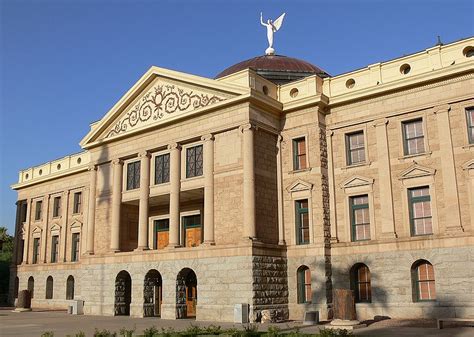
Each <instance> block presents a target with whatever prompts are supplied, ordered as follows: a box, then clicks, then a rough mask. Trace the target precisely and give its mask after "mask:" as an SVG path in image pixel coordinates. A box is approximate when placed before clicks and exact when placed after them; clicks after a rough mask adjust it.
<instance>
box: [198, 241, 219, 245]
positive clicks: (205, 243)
mask: <svg viewBox="0 0 474 337" xmlns="http://www.w3.org/2000/svg"><path fill="white" fill-rule="evenodd" d="M215 245H216V243H215V242H214V241H204V242H203V243H201V246H215Z"/></svg>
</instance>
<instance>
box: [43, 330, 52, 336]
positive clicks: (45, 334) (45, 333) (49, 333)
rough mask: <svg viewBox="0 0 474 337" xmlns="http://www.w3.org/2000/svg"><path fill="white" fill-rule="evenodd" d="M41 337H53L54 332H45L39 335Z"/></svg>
mask: <svg viewBox="0 0 474 337" xmlns="http://www.w3.org/2000/svg"><path fill="white" fill-rule="evenodd" d="M41 337H54V332H52V331H45V332H43V333H42V334H41Z"/></svg>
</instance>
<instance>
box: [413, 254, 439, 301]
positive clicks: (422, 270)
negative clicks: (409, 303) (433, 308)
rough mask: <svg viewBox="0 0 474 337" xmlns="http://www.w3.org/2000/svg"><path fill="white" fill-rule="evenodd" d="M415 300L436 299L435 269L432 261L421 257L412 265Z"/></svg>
mask: <svg viewBox="0 0 474 337" xmlns="http://www.w3.org/2000/svg"><path fill="white" fill-rule="evenodd" d="M411 282H412V297H413V302H421V301H435V300H436V278H435V270H434V267H433V265H432V264H431V262H430V261H428V260H424V259H420V260H417V261H415V262H414V263H413V264H412V266H411Z"/></svg>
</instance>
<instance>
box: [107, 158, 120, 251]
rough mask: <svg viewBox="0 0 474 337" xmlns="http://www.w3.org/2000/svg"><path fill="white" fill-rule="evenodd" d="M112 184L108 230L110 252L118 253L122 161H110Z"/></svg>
mask: <svg viewBox="0 0 474 337" xmlns="http://www.w3.org/2000/svg"><path fill="white" fill-rule="evenodd" d="M112 166H113V168H112V170H113V179H114V180H113V183H112V223H111V229H110V236H111V237H110V250H112V251H113V252H118V251H120V208H121V204H122V174H123V161H122V160H120V159H114V160H113V161H112Z"/></svg>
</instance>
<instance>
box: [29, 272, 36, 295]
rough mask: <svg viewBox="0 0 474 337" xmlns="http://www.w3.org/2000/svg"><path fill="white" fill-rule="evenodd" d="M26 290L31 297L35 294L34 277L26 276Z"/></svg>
mask: <svg viewBox="0 0 474 337" xmlns="http://www.w3.org/2000/svg"><path fill="white" fill-rule="evenodd" d="M28 291H29V292H30V295H31V298H33V297H34V294H35V279H34V277H33V276H30V277H29V278H28Z"/></svg>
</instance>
